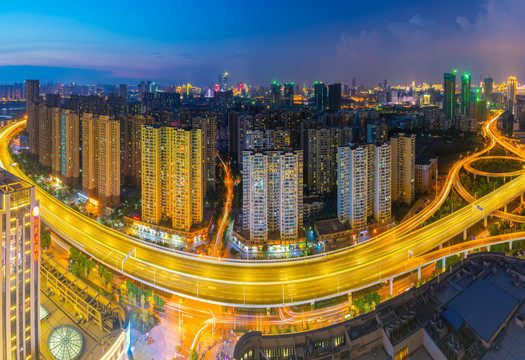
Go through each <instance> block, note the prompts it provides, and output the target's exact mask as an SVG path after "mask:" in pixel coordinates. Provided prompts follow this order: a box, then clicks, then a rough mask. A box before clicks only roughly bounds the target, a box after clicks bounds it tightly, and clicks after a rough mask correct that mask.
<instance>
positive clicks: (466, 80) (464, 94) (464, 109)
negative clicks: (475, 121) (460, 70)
mask: <svg viewBox="0 0 525 360" xmlns="http://www.w3.org/2000/svg"><path fill="white" fill-rule="evenodd" d="M461 114H462V115H466V116H467V117H469V114H470V74H468V73H465V74H463V76H462V77H461Z"/></svg>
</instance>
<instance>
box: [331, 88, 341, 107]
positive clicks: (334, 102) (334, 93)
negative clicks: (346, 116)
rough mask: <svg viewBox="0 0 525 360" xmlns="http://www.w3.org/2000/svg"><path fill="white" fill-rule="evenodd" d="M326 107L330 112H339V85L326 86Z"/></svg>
mask: <svg viewBox="0 0 525 360" xmlns="http://www.w3.org/2000/svg"><path fill="white" fill-rule="evenodd" d="M328 107H329V108H330V111H339V110H341V83H335V84H330V85H328Z"/></svg>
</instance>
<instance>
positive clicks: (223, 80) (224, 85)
mask: <svg viewBox="0 0 525 360" xmlns="http://www.w3.org/2000/svg"><path fill="white" fill-rule="evenodd" d="M219 91H223V92H224V91H228V73H227V72H225V73H224V75H219Z"/></svg>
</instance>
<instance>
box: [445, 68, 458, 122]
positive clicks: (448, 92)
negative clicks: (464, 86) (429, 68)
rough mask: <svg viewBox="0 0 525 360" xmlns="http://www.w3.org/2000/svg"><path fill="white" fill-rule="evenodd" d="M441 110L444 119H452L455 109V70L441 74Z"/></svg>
mask: <svg viewBox="0 0 525 360" xmlns="http://www.w3.org/2000/svg"><path fill="white" fill-rule="evenodd" d="M443 80H444V83H443V89H444V98H443V112H444V113H445V118H446V119H453V118H454V116H455V115H456V114H455V111H456V71H455V70H454V72H453V73H445V74H443Z"/></svg>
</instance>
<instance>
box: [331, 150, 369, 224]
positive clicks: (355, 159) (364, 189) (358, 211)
mask: <svg viewBox="0 0 525 360" xmlns="http://www.w3.org/2000/svg"><path fill="white" fill-rule="evenodd" d="M337 166H338V169H337V173H338V181H337V217H338V218H339V220H340V221H348V222H349V223H350V226H351V227H352V229H355V230H361V229H363V228H364V227H366V224H367V207H368V196H367V195H368V186H369V184H368V149H367V148H365V147H362V146H340V147H339V149H338V156H337Z"/></svg>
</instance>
